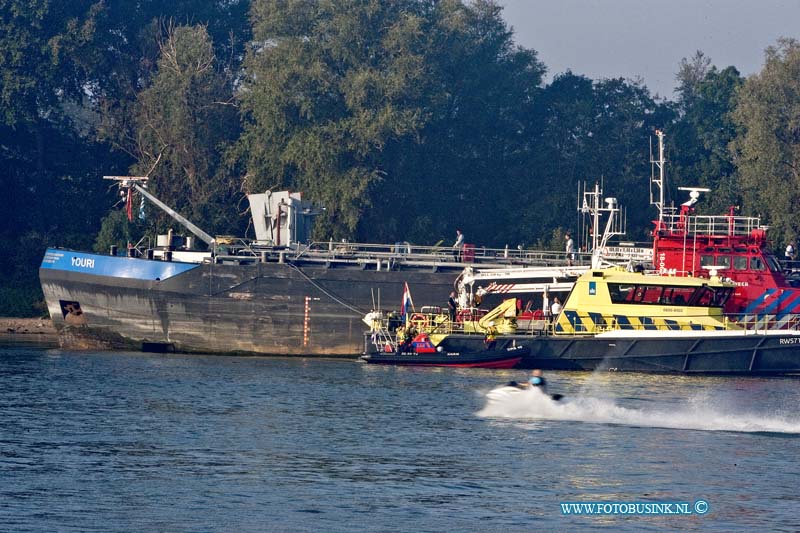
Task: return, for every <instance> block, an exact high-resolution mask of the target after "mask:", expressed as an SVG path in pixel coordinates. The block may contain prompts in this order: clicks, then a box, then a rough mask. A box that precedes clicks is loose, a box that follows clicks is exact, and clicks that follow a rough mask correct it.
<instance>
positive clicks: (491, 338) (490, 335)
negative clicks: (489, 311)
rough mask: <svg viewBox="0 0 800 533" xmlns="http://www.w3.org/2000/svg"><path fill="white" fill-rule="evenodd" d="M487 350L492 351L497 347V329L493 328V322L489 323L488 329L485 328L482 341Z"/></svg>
mask: <svg viewBox="0 0 800 533" xmlns="http://www.w3.org/2000/svg"><path fill="white" fill-rule="evenodd" d="M483 343H484V344H485V345H486V349H487V350H494V347H495V345H497V328H496V327H494V322H489V327H488V328H486V337H484V339H483Z"/></svg>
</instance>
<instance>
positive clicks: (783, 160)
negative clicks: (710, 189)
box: [733, 39, 800, 242]
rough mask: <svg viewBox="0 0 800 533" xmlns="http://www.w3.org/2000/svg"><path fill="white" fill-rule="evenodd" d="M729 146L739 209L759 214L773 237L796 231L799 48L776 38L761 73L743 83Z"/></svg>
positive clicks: (786, 238)
mask: <svg viewBox="0 0 800 533" xmlns="http://www.w3.org/2000/svg"><path fill="white" fill-rule="evenodd" d="M733 118H734V121H735V122H736V124H737V125H738V126H739V127H740V128H741V129H742V134H741V135H739V136H738V137H737V138H736V139H735V140H734V142H733V149H734V154H735V157H736V162H737V165H738V168H739V174H740V176H741V183H742V187H743V189H744V197H745V207H746V208H748V209H749V210H751V211H752V212H754V213H757V214H761V215H764V216H765V217H766V219H767V222H769V223H770V224H772V225H773V227H774V229H773V233H772V237H773V238H778V239H783V240H784V242H785V241H794V239H795V238H796V237H797V235H798V232H800V221H799V220H798V217H797V213H798V210H800V43H798V42H797V41H795V40H793V39H781V40H779V41H778V44H777V46H772V47H769V48H768V49H767V51H766V61H765V65H764V68H763V70H762V71H761V72H760V73H758V74H756V75H754V76H751V77H750V78H748V79H747V81H745V83H744V85H743V86H742V88H741V90H740V91H739V94H738V98H737V104H736V109H735V110H734V112H733Z"/></svg>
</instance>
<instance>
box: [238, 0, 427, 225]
mask: <svg viewBox="0 0 800 533" xmlns="http://www.w3.org/2000/svg"><path fill="white" fill-rule="evenodd" d="M419 7H421V4H420V3H419V2H412V1H405V2H403V1H397V2H383V1H381V0H363V1H362V0H350V1H344V2H307V1H294V2H282V1H274V0H256V1H254V2H253V7H252V10H251V16H252V20H253V28H254V38H255V43H254V46H253V47H252V49H251V52H250V53H249V54H248V57H247V60H246V64H245V72H246V74H247V77H246V78H245V80H244V88H243V91H242V92H241V94H240V96H241V98H240V99H241V105H242V109H243V110H244V111H245V113H246V124H245V131H244V133H243V135H242V137H241V140H240V143H239V147H238V151H237V152H238V154H239V156H240V157H241V158H242V160H243V161H244V165H245V167H246V169H247V173H248V181H247V182H246V183H245V186H246V189H247V190H248V192H258V191H261V190H265V189H268V188H272V187H291V188H294V189H299V190H302V191H304V192H305V193H307V194H308V195H309V196H310V197H311V198H312V199H314V200H316V201H317V202H320V203H321V204H323V205H325V206H326V208H327V214H326V217H324V218H323V219H322V220H320V222H319V227H318V233H319V234H320V235H325V236H331V237H334V238H339V237H351V236H352V235H353V234H354V232H355V230H356V228H357V225H358V223H359V220H360V217H361V214H362V213H363V211H364V210H365V209H366V208H367V207H368V206H369V205H370V204H371V201H370V195H369V194H368V188H369V186H370V185H371V184H373V183H374V182H376V181H378V180H381V179H383V177H385V176H386V170H385V169H384V165H383V164H382V163H383V161H382V157H381V155H382V153H383V152H384V150H385V147H386V145H387V144H389V143H391V142H394V141H395V140H397V139H401V138H404V137H407V136H414V135H416V134H417V132H418V130H419V128H420V126H421V125H422V124H423V123H424V122H425V120H426V114H427V113H426V111H425V109H424V108H422V107H421V106H420V105H419V98H420V95H421V94H422V92H423V88H424V87H425V86H426V84H427V81H426V80H427V78H426V76H425V71H424V67H425V62H424V57H423V54H424V44H425V42H424V39H425V37H424V32H423V23H424V20H423V19H422V17H421V14H420V13H419V10H418V9H415V8H419Z"/></svg>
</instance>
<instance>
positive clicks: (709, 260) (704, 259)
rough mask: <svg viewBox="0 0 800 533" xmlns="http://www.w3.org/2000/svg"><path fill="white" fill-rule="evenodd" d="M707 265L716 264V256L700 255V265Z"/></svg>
mask: <svg viewBox="0 0 800 533" xmlns="http://www.w3.org/2000/svg"><path fill="white" fill-rule="evenodd" d="M706 266H714V256H713V255H701V256H700V267H701V268H702V267H706Z"/></svg>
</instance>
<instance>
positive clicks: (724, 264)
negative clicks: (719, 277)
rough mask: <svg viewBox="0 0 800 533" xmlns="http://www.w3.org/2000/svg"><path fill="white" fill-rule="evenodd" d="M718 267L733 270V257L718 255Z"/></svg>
mask: <svg viewBox="0 0 800 533" xmlns="http://www.w3.org/2000/svg"><path fill="white" fill-rule="evenodd" d="M717 266H718V267H720V268H725V269H730V268H731V256H729V255H718V256H717Z"/></svg>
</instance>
